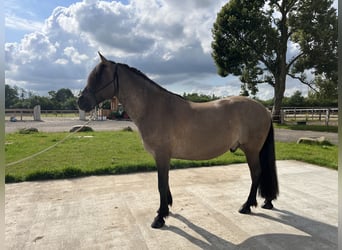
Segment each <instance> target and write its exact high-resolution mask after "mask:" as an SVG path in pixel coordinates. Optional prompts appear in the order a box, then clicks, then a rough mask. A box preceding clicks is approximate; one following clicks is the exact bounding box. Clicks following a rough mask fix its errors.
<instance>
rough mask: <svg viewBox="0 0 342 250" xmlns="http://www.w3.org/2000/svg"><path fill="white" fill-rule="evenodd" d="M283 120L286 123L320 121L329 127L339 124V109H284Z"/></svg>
mask: <svg viewBox="0 0 342 250" xmlns="http://www.w3.org/2000/svg"><path fill="white" fill-rule="evenodd" d="M282 119H283V121H284V122H286V121H296V122H302V123H303V122H307V121H320V122H324V123H325V125H329V123H330V122H331V121H334V122H337V120H338V108H317V107H314V108H282Z"/></svg>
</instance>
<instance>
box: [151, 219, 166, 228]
mask: <svg viewBox="0 0 342 250" xmlns="http://www.w3.org/2000/svg"><path fill="white" fill-rule="evenodd" d="M164 225H165V220H164V219H163V218H161V217H159V216H157V217H156V218H154V221H153V222H152V224H151V227H152V228H162V227H163V226H164Z"/></svg>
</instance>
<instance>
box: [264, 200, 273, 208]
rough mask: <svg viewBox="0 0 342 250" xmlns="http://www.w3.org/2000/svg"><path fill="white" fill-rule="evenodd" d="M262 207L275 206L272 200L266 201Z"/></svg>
mask: <svg viewBox="0 0 342 250" xmlns="http://www.w3.org/2000/svg"><path fill="white" fill-rule="evenodd" d="M262 208H264V209H272V208H273V204H272V202H271V201H265V204H264V205H263V206H262Z"/></svg>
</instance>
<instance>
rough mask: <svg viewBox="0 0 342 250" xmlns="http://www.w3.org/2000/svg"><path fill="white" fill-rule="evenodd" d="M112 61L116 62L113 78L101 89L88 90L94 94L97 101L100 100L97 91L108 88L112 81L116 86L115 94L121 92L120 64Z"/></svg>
mask: <svg viewBox="0 0 342 250" xmlns="http://www.w3.org/2000/svg"><path fill="white" fill-rule="evenodd" d="M111 63H112V64H115V71H114V75H113V79H112V80H110V81H109V82H107V83H106V84H105V85H103V86H102V87H101V88H99V89H92V88H88V92H89V93H90V94H91V95H92V96H93V98H94V99H95V101H96V103H97V102H98V101H97V98H96V93H99V92H100V91H101V90H103V89H105V88H107V87H108V86H109V85H110V84H112V83H113V87H114V95H113V96H117V95H118V93H119V75H118V65H117V64H116V63H113V62H111ZM96 80H97V75H96Z"/></svg>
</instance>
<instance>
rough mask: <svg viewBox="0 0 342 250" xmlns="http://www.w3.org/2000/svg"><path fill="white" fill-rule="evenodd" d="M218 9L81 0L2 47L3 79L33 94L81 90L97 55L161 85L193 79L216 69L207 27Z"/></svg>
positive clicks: (154, 1)
mask: <svg viewBox="0 0 342 250" xmlns="http://www.w3.org/2000/svg"><path fill="white" fill-rule="evenodd" d="M222 3H223V1H222ZM221 5H222V4H221V3H220V2H219V1H217V2H215V3H212V2H211V1H187V2H186V3H183V2H182V4H179V3H177V1H172V2H171V1H158V0H147V1H138V0H132V1H130V2H129V3H128V4H122V3H120V2H116V1H111V2H110V1H85V0H84V1H82V2H77V3H74V4H72V5H70V6H69V7H57V8H55V9H54V11H53V12H52V13H51V15H50V16H49V17H48V18H47V19H46V20H45V22H44V24H43V25H40V26H34V25H33V27H32V32H31V33H28V34H27V35H25V36H24V37H23V39H22V40H21V41H20V42H17V43H8V44H6V46H5V47H6V48H5V51H6V61H7V62H8V66H7V72H6V76H7V82H11V83H16V82H17V83H18V85H23V83H26V84H25V86H28V87H32V88H37V89H38V90H39V91H49V90H51V89H55V88H60V87H69V88H82V87H83V83H80V82H85V80H86V77H87V74H88V72H89V71H90V69H91V68H92V67H94V65H95V64H96V63H97V62H98V58H97V51H101V52H102V53H103V54H104V55H105V56H107V57H108V58H110V59H113V60H115V61H118V62H123V63H129V64H130V65H132V66H134V67H137V68H139V69H141V70H142V71H143V72H145V73H146V74H148V75H151V76H153V78H154V79H155V80H158V81H159V80H160V83H161V84H173V83H177V81H178V82H182V81H188V82H193V80H191V79H194V78H198V77H201V76H204V75H206V74H215V72H216V69H215V66H214V64H213V61H212V59H211V56H210V53H209V51H210V41H211V26H212V23H213V22H214V21H215V18H216V13H217V12H218V10H219V8H220V6H221ZM8 25H11V24H10V23H9V24H8ZM30 31H31V30H30ZM173 81H175V82H173ZM60 84H65V86H60Z"/></svg>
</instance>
